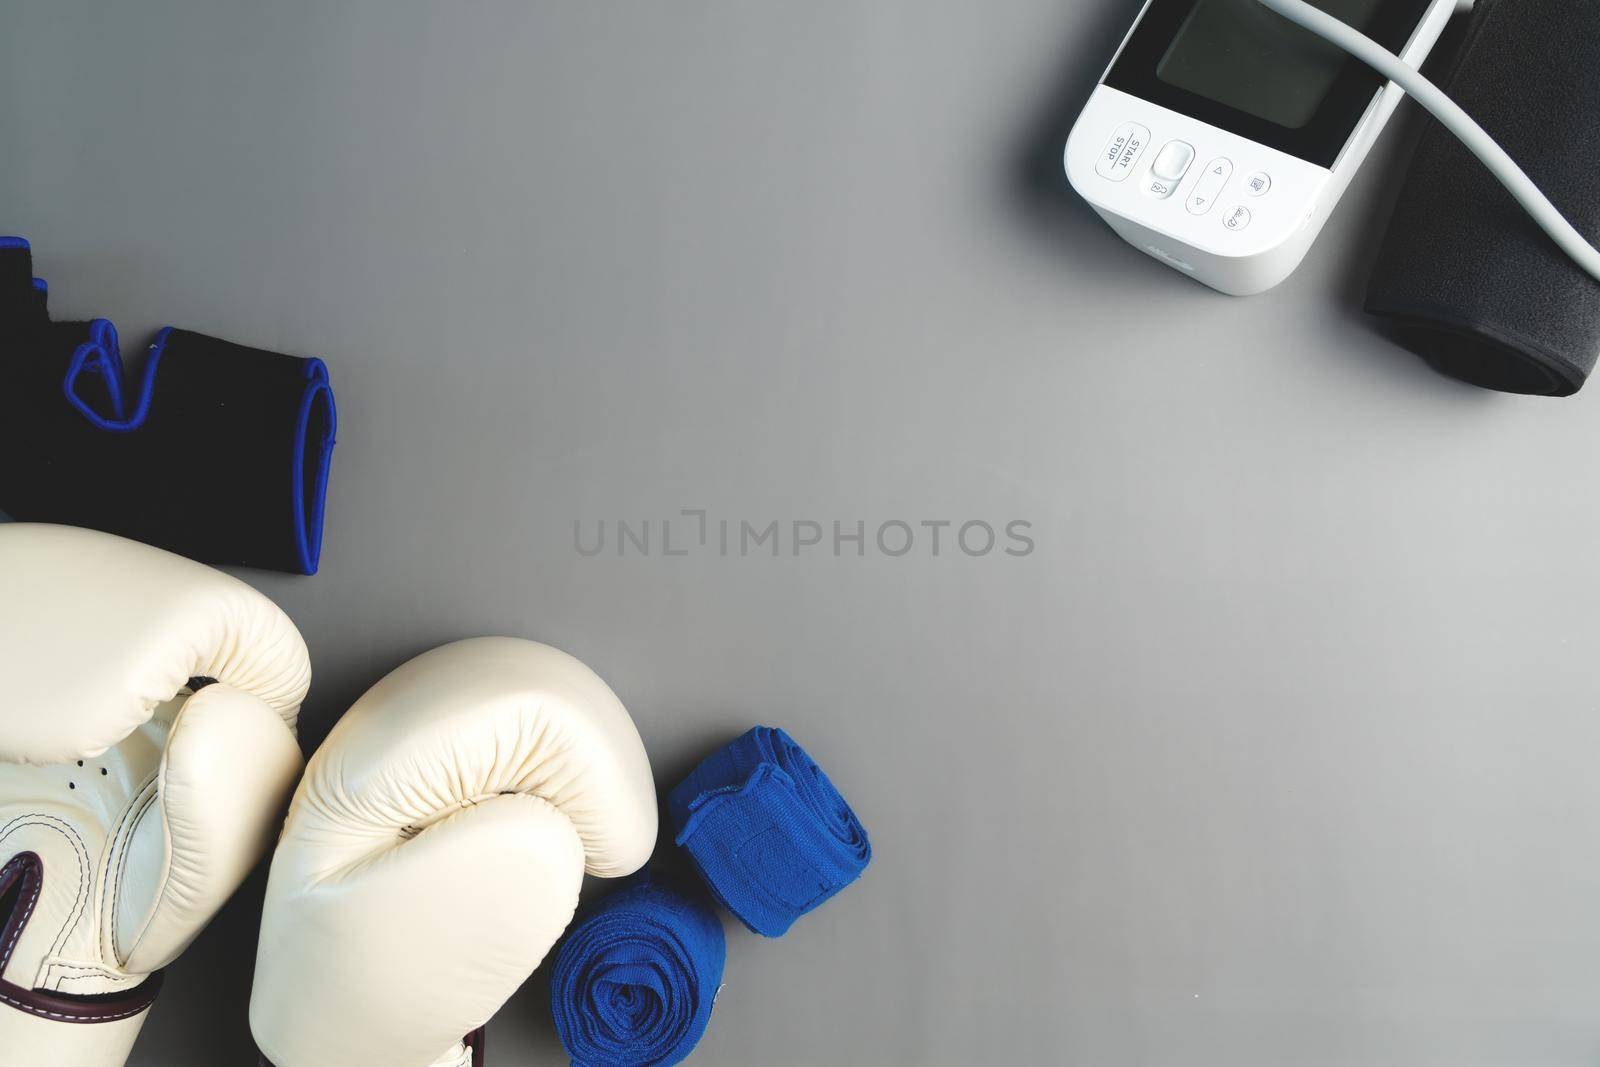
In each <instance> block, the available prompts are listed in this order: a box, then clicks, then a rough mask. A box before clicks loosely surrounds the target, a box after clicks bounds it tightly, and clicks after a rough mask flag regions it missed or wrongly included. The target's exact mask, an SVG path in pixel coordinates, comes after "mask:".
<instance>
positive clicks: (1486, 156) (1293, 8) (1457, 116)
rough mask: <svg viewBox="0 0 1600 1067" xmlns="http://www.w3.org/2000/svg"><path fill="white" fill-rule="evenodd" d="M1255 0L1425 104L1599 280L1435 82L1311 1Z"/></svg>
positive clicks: (1596, 269) (1561, 219)
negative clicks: (1339, 49) (1342, 51)
mask: <svg viewBox="0 0 1600 1067" xmlns="http://www.w3.org/2000/svg"><path fill="white" fill-rule="evenodd" d="M1257 2H1258V3H1260V4H1262V5H1263V6H1265V7H1267V8H1270V9H1271V10H1273V11H1276V12H1277V13H1278V14H1280V15H1282V16H1283V17H1284V18H1286V19H1288V20H1289V21H1290V22H1293V23H1295V24H1297V25H1299V26H1302V27H1304V28H1305V29H1308V30H1310V31H1311V32H1312V33H1314V34H1316V35H1317V36H1318V37H1321V38H1322V39H1324V40H1326V41H1328V42H1329V43H1330V44H1333V45H1336V46H1338V47H1339V48H1341V49H1343V50H1344V51H1346V52H1348V53H1350V54H1351V55H1352V56H1354V57H1355V58H1356V59H1359V60H1360V61H1361V62H1363V63H1365V64H1366V65H1367V66H1369V67H1371V68H1372V69H1373V70H1375V71H1377V72H1378V73H1379V74H1382V75H1383V76H1384V77H1385V78H1388V79H1389V80H1390V81H1392V82H1394V83H1395V84H1396V85H1398V86H1400V88H1402V89H1404V90H1405V91H1406V92H1407V93H1409V94H1410V95H1411V96H1412V98H1413V99H1415V100H1416V101H1417V103H1419V104H1421V105H1422V106H1423V107H1425V108H1427V110H1428V112H1429V113H1430V114H1432V115H1433V117H1434V118H1436V119H1438V120H1439V122H1440V123H1442V124H1443V125H1444V127H1445V129H1447V130H1449V131H1450V132H1451V133H1453V134H1455V135H1456V137H1458V138H1460V140H1461V143H1462V144H1464V145H1466V146H1467V150H1468V151H1470V152H1471V153H1472V154H1473V155H1475V156H1477V157H1478V159H1479V160H1480V161H1481V162H1482V163H1483V165H1484V166H1485V167H1488V168H1489V172H1490V173H1491V174H1493V175H1494V176H1495V178H1496V179H1497V180H1498V181H1499V182H1500V184H1501V185H1503V186H1505V187H1506V190H1507V191H1508V192H1509V193H1510V194H1511V195H1512V196H1514V197H1516V200H1517V203H1519V204H1521V205H1522V207H1523V209H1524V210H1525V211H1527V213H1528V214H1529V215H1530V216H1532V217H1533V221H1534V222H1536V223H1538V224H1539V228H1540V229H1542V230H1543V231H1544V232H1545V233H1547V234H1549V235H1550V239H1551V240H1552V241H1554V242H1555V243H1556V244H1557V245H1559V246H1560V247H1561V250H1562V251H1563V252H1565V253H1566V254H1567V255H1569V256H1571V257H1572V260H1573V262H1575V263H1577V264H1578V266H1580V267H1582V268H1583V269H1584V270H1586V271H1588V272H1589V274H1590V275H1591V276H1592V277H1593V278H1594V279H1595V280H1596V281H1600V249H1596V248H1595V246H1594V245H1592V244H1590V243H1589V242H1588V240H1587V239H1585V238H1584V236H1583V234H1581V233H1579V232H1578V230H1577V228H1576V227H1575V226H1573V225H1572V223H1570V222H1568V221H1567V218H1566V216H1565V215H1563V214H1561V212H1560V210H1558V209H1557V208H1556V206H1555V205H1554V204H1552V203H1551V202H1550V199H1549V197H1547V196H1545V195H1544V193H1542V192H1540V191H1539V187H1538V186H1536V185H1534V184H1533V182H1532V180H1530V179H1529V177H1528V176H1527V175H1526V174H1524V173H1523V172H1522V168H1521V167H1519V166H1517V163H1516V161H1515V160H1514V159H1512V158H1511V157H1510V156H1508V155H1507V154H1506V151H1505V149H1503V148H1501V147H1500V145H1499V144H1498V143H1496V142H1495V140H1494V138H1492V137H1490V136H1489V135H1488V134H1487V133H1485V132H1484V131H1483V127H1482V126H1479V125H1478V124H1477V123H1476V122H1474V121H1473V120H1472V117H1471V116H1470V115H1468V114H1467V113H1466V112H1465V111H1462V110H1461V108H1460V107H1458V106H1457V105H1456V103H1455V101H1454V100H1451V99H1450V98H1449V97H1448V96H1446V95H1445V94H1444V91H1443V90H1441V89H1440V88H1439V87H1438V86H1437V85H1434V84H1433V83H1432V82H1430V81H1429V80H1428V79H1427V78H1424V77H1423V76H1422V75H1421V74H1419V73H1417V71H1416V70H1415V69H1413V68H1412V67H1409V66H1407V65H1406V63H1405V61H1404V60H1402V59H1401V58H1400V57H1399V56H1396V55H1394V54H1392V53H1391V52H1389V51H1387V50H1386V49H1384V47H1383V46H1382V45H1380V44H1378V43H1377V42H1376V41H1374V40H1372V39H1371V38H1370V37H1367V36H1365V35H1364V34H1362V33H1360V32H1359V31H1357V30H1355V29H1353V28H1352V27H1350V26H1348V25H1346V24H1345V23H1343V22H1340V21H1339V20H1338V19H1336V18H1334V17H1333V16H1332V15H1330V14H1328V13H1327V12H1326V11H1321V10H1319V9H1317V8H1315V7H1312V6H1311V5H1310V4H1309V3H1307V2H1306V0H1257Z"/></svg>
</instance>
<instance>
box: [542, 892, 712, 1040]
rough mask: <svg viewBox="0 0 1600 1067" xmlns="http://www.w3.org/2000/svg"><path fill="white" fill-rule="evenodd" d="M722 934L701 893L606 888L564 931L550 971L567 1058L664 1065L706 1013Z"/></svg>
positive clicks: (700, 1030)
mask: <svg viewBox="0 0 1600 1067" xmlns="http://www.w3.org/2000/svg"><path fill="white" fill-rule="evenodd" d="M726 957H727V943H726V941H725V939H724V937H723V933H722V921H721V920H720V919H718V918H717V915H716V912H714V911H713V910H712V909H711V904H710V902H709V901H703V900H700V899H697V898H694V897H690V896H687V895H685V894H683V893H679V892H677V891H675V890H672V889H668V888H666V887H665V886H657V885H649V884H646V885H641V886H637V887H634V888H631V889H624V890H621V891H620V892H617V893H613V894H612V895H611V896H609V897H606V898H605V899H604V900H602V901H601V902H600V903H599V905H598V906H597V907H596V908H595V910H594V911H593V912H591V913H590V914H589V915H588V916H587V917H586V918H584V919H582V920H581V921H580V922H578V924H577V925H576V926H574V927H573V928H572V930H571V931H570V932H569V933H568V934H567V937H566V940H565V941H563V942H562V944H561V948H560V949H559V950H558V951H557V953H556V965H555V969H554V970H553V971H552V972H551V975H550V1010H551V1013H552V1014H553V1015H554V1016H555V1023H556V1033H557V1035H559V1036H560V1038H561V1045H562V1047H563V1048H565V1049H566V1050H567V1055H569V1056H571V1057H572V1062H573V1064H574V1067H668V1065H669V1064H674V1063H680V1062H682V1061H683V1060H684V1059H685V1058H687V1057H688V1055H689V1054H690V1053H691V1052H693V1051H694V1047H695V1045H696V1044H698V1043H699V1041H700V1037H701V1035H703V1034H704V1033H705V1031H706V1026H707V1024H708V1023H709V1022H710V1021H711V1006H712V1004H713V1003H714V1002H715V1000H716V997H717V990H718V988H719V987H720V986H721V984H722V967H723V964H724V963H725V962H726Z"/></svg>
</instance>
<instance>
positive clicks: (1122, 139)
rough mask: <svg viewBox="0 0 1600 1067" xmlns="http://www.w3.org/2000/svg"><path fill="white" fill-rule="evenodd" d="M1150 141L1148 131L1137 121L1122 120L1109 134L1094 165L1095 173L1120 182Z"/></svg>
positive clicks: (1131, 170) (1129, 171) (1130, 170)
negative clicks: (1112, 132)
mask: <svg viewBox="0 0 1600 1067" xmlns="http://www.w3.org/2000/svg"><path fill="white" fill-rule="evenodd" d="M1149 143H1150V131H1149V130H1147V129H1145V128H1144V127H1143V126H1141V125H1139V124H1138V123H1137V122H1124V123H1123V124H1122V125H1121V126H1118V127H1117V132H1116V133H1114V134H1112V135H1111V140H1110V141H1109V142H1107V144H1106V147H1105V151H1103V152H1101V153H1100V160H1099V162H1097V163H1096V164H1095V165H1094V170H1095V173H1096V174H1098V175H1100V177H1102V178H1107V179H1109V180H1111V181H1114V182H1120V181H1121V180H1122V179H1124V178H1126V177H1127V176H1128V175H1129V174H1130V173H1132V172H1133V165H1134V164H1135V163H1137V162H1139V157H1140V156H1142V155H1144V149H1145V146H1146V145H1148V144H1149Z"/></svg>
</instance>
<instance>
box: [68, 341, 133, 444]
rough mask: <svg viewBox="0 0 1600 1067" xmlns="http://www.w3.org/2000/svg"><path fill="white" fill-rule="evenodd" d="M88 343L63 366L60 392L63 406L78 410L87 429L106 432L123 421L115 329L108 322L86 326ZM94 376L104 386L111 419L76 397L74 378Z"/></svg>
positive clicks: (120, 375)
mask: <svg viewBox="0 0 1600 1067" xmlns="http://www.w3.org/2000/svg"><path fill="white" fill-rule="evenodd" d="M88 332H89V339H88V340H87V341H85V342H84V343H83V344H81V345H79V346H78V347H77V348H76V349H75V350H74V351H73V353H72V360H71V362H70V363H68V364H67V374H66V377H65V378H63V379H62V381H61V391H62V392H63V393H65V394H66V397H67V403H69V404H71V405H72V406H73V407H74V408H76V409H77V410H78V413H79V414H80V415H82V416H83V417H84V418H86V419H88V420H89V423H90V425H93V426H98V427H100V428H101V429H107V428H111V427H115V426H118V425H120V424H121V423H122V422H123V421H124V419H123V407H122V352H121V349H120V347H119V346H118V344H117V328H116V326H114V325H112V323H111V321H110V320H109V319H95V320H93V321H91V322H90V323H89V331H88ZM86 373H87V374H98V375H99V376H100V379H101V381H103V382H104V383H105V387H106V394H107V396H108V397H109V398H110V400H111V415H110V417H109V418H107V417H106V416H105V415H104V414H102V413H101V412H98V411H96V410H95V409H94V408H92V407H90V406H89V404H88V403H87V402H86V401H85V400H84V399H83V398H82V397H81V396H79V395H78V378H79V376H80V375H83V374H86Z"/></svg>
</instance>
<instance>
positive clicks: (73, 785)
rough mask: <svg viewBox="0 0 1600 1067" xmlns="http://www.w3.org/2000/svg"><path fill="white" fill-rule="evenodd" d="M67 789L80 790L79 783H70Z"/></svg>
mask: <svg viewBox="0 0 1600 1067" xmlns="http://www.w3.org/2000/svg"><path fill="white" fill-rule="evenodd" d="M67 788H68V789H76V788H78V783H77V782H68V783H67Z"/></svg>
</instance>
